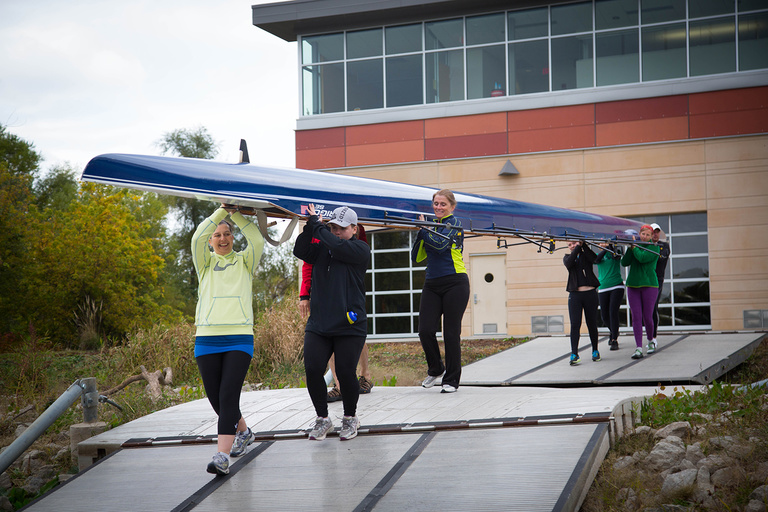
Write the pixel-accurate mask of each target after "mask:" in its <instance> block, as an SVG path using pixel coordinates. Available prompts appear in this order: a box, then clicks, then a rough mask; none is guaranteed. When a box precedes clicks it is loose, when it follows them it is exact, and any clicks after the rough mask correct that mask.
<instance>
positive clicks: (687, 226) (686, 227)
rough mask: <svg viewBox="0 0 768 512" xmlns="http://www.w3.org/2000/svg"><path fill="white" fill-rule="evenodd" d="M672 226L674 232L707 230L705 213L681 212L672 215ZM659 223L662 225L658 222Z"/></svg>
mask: <svg viewBox="0 0 768 512" xmlns="http://www.w3.org/2000/svg"><path fill="white" fill-rule="evenodd" d="M671 221H672V224H671V225H672V228H673V229H674V230H675V233H685V232H696V231H699V232H704V233H706V232H707V214H706V213H682V214H679V215H672V216H671ZM659 225H662V224H661V223H659Z"/></svg>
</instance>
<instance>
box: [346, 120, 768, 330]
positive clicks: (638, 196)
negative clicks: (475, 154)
mask: <svg viewBox="0 0 768 512" xmlns="http://www.w3.org/2000/svg"><path fill="white" fill-rule="evenodd" d="M508 159H510V160H511V161H512V163H513V164H514V165H515V167H516V168H517V169H518V171H519V172H520V174H519V175H516V176H499V175H498V173H499V171H500V170H501V168H502V167H503V165H504V163H505V162H506V161H507V160H508ZM336 172H343V173H344V174H350V175H356V176H365V177H369V178H377V179H385V180H390V181H398V182H403V183H413V184H417V185H425V186H430V187H436V188H450V189H452V190H456V191H461V192H468V193H476V194H483V195H489V196H496V197H502V198H508V199H515V200H519V201H527V202H532V203H541V204H546V205H552V206H559V207H565V208H571V209H576V210H583V211H588V212H595V213H601V214H607V215H614V216H638V215H653V214H670V213H686V212H703V211H706V212H707V214H708V231H709V233H708V234H709V261H710V265H709V266H710V272H711V275H710V300H711V304H712V308H711V311H712V328H713V330H734V329H742V328H743V310H745V309H768V259H767V258H768V135H755V136H744V137H728V138H721V139H707V140H700V141H685V142H671V143H655V144H643V145H636V146H624V147H614V148H599V149H584V150H574V151H558V152H550V153H529V154H523V155H512V156H503V157H487V158H471V159H461V160H449V161H439V162H424V163H421V162H419V163H415V164H398V165H383V166H372V167H359V168H346V169H344V170H343V171H336ZM460 208H461V205H459V210H457V214H459V215H460ZM561 245H562V244H561ZM561 245H560V246H561ZM495 247H496V242H495V240H494V239H492V238H481V239H470V240H467V242H466V244H465V250H464V256H465V258H464V259H465V263H467V264H469V255H470V254H477V253H488V252H493V251H497V250H498V249H496V248H495ZM537 251H538V248H536V247H534V246H530V245H525V246H517V247H511V248H508V249H506V253H507V260H506V261H507V276H506V277H507V310H508V318H507V326H508V332H507V334H508V335H514V336H524V335H528V334H530V330H531V316H534V315H563V316H564V319H565V323H566V325H565V330H566V332H567V331H568V329H569V325H568V311H567V293H566V291H565V280H566V277H567V274H566V271H565V268H564V267H563V265H562V256H563V254H564V253H563V252H562V251H557V252H555V254H547V253H545V252H541V253H539V252H537ZM471 322H472V319H471V315H470V309H469V308H468V310H467V314H466V315H465V317H464V327H463V329H462V334H463V335H464V336H467V335H468V334H469V333H471V332H472V323H471Z"/></svg>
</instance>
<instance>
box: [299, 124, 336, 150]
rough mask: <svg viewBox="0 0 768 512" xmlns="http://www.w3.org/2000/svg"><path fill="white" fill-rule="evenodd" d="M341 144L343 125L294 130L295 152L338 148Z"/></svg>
mask: <svg viewBox="0 0 768 512" xmlns="http://www.w3.org/2000/svg"><path fill="white" fill-rule="evenodd" d="M343 146H344V127H341V128H322V129H320V130H301V131H297V132H296V152H297V153H298V152H299V151H301V150H304V149H322V148H338V147H343Z"/></svg>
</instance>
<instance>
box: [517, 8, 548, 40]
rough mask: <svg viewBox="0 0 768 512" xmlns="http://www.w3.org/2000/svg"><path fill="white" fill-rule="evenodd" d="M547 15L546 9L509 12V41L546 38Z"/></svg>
mask: <svg viewBox="0 0 768 512" xmlns="http://www.w3.org/2000/svg"><path fill="white" fill-rule="evenodd" d="M547 13H548V10H547V8H546V7H542V8H539V9H528V10H525V11H512V12H510V13H509V39H510V41H515V40H519V39H530V38H533V37H547V36H548V35H549V29H548V26H549V24H548V23H547V21H548V20H547V18H548V14H547Z"/></svg>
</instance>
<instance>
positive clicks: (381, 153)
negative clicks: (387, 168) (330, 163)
mask: <svg viewBox="0 0 768 512" xmlns="http://www.w3.org/2000/svg"><path fill="white" fill-rule="evenodd" d="M423 160H424V141H423V140H407V141H402V142H387V143H384V144H366V145H358V146H347V166H350V167H351V166H356V165H380V164H396V163H402V162H421V161H423Z"/></svg>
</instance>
